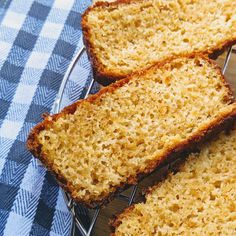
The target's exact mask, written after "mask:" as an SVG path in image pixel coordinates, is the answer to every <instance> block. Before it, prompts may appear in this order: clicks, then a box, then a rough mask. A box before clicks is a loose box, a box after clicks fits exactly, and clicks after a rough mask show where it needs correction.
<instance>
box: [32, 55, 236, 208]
mask: <svg viewBox="0 0 236 236" xmlns="http://www.w3.org/2000/svg"><path fill="white" fill-rule="evenodd" d="M194 57H195V58H202V59H205V60H206V61H208V62H209V63H210V64H211V65H213V67H214V68H215V69H216V70H217V71H218V73H219V75H220V76H221V79H222V81H223V83H224V85H225V86H226V87H227V88H228V97H227V99H228V100H229V101H230V102H231V103H233V101H234V99H233V95H232V91H231V89H230V87H229V85H228V83H227V82H226V80H225V78H224V76H223V75H222V73H221V69H220V67H219V66H218V65H217V64H216V63H215V62H214V61H212V60H210V59H209V58H207V57H206V56H204V55H195V54H193V55H190V56H188V57H183V58H194ZM177 58H179V57H173V58H172V59H173V60H174V59H177ZM169 62H171V61H170V60H166V61H165V62H164V61H163V62H160V63H157V64H155V65H153V66H152V67H150V68H149V69H148V70H143V71H139V72H136V73H134V74H133V75H142V74H145V73H147V72H148V71H149V70H151V69H155V68H159V67H161V66H163V65H165V64H166V63H169ZM132 78H133V77H132V76H131V77H128V78H124V79H122V80H119V81H117V82H116V83H113V84H111V85H110V86H108V87H105V88H103V89H101V90H100V91H99V92H98V93H97V94H94V95H91V96H90V97H88V98H87V99H83V100H79V101H77V102H75V103H73V104H72V105H69V106H67V107H65V108H64V109H63V110H62V111H61V112H60V113H58V114H54V115H51V116H47V117H45V119H44V121H42V122H41V123H39V124H38V125H36V126H35V127H34V128H33V129H32V130H31V132H30V134H29V136H28V140H27V148H28V149H29V151H30V152H31V153H32V154H33V155H34V156H35V157H37V158H38V159H39V160H40V161H41V162H42V163H43V164H44V165H45V166H46V167H47V169H48V170H49V171H51V172H52V174H53V175H54V176H55V177H56V179H57V180H58V181H59V185H60V186H61V187H62V188H64V189H65V190H66V191H67V192H68V193H69V194H70V195H71V197H72V198H73V199H74V200H75V201H76V202H77V203H82V204H84V205H86V206H87V207H89V208H95V207H97V206H102V205H106V204H107V203H109V202H110V201H111V200H112V199H113V198H114V196H115V195H116V194H117V193H119V192H121V191H123V190H124V189H126V188H127V187H129V186H130V185H133V184H136V183H137V182H138V181H139V180H141V179H142V178H143V177H145V176H147V175H148V174H150V173H152V172H153V171H154V170H155V169H156V168H157V167H160V166H161V165H165V164H166V163H168V162H169V161H172V160H175V159H176V158H177V157H179V155H181V153H183V152H191V151H192V150H194V147H195V145H197V144H199V143H201V142H203V141H205V140H208V139H209V138H210V137H211V136H212V135H215V134H217V133H219V132H220V131H222V130H224V129H226V128H227V127H228V126H231V125H232V123H233V122H234V120H236V107H235V109H234V110H232V112H231V113H230V114H228V113H227V114H222V116H221V117H218V118H216V119H215V120H214V121H212V122H211V123H210V124H209V125H208V126H206V127H205V128H204V129H203V130H200V131H199V132H198V133H196V134H195V135H194V136H192V137H190V138H189V139H187V140H185V141H183V142H182V143H180V144H179V145H178V146H177V147H175V148H173V149H170V150H168V151H167V152H166V153H165V154H164V155H163V157H162V158H161V159H160V160H154V161H152V162H151V163H150V164H149V166H147V167H146V168H145V170H144V171H143V172H140V173H139V174H138V175H137V176H136V177H130V178H129V179H128V180H127V181H126V182H123V183H121V184H120V185H119V186H117V188H116V190H114V191H112V192H110V193H109V194H108V195H107V196H106V197H104V198H103V199H101V200H97V201H84V200H83V199H80V198H76V197H75V196H74V194H73V191H74V190H73V186H72V185H70V184H69V183H68V182H67V180H66V178H65V177H64V176H63V175H62V174H60V173H59V174H57V173H56V172H55V171H54V170H53V167H52V163H49V162H48V160H47V157H46V155H45V154H44V153H42V151H41V147H42V146H41V145H40V144H39V143H38V141H37V136H38V134H39V133H40V131H42V130H44V129H45V128H47V127H48V126H49V125H50V124H51V123H52V122H53V121H56V120H58V119H59V118H60V117H62V116H64V115H65V114H73V113H74V112H75V111H76V109H77V107H79V105H80V104H81V103H83V102H85V101H86V102H91V103H93V101H95V100H97V99H99V98H100V97H101V96H102V95H103V94H106V93H113V92H114V91H115V90H116V89H118V88H120V87H122V86H123V85H125V84H126V83H128V82H129V81H130V80H131V79H132Z"/></svg>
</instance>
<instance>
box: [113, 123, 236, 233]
mask: <svg viewBox="0 0 236 236" xmlns="http://www.w3.org/2000/svg"><path fill="white" fill-rule="evenodd" d="M225 124H226V123H225ZM221 128H223V127H218V130H214V131H213V132H212V133H211V134H209V136H208V137H205V138H204V139H203V140H202V141H201V142H199V143H198V146H199V145H201V144H202V143H204V142H205V141H208V140H209V139H210V138H211V137H215V136H216V135H217V134H219V133H220V131H222V130H225V131H226V133H228V132H229V131H231V130H232V129H236V123H235V121H233V120H232V122H231V123H228V124H226V126H225V127H224V128H223V129H222V130H221ZM187 157H188V154H187V153H185V155H184V156H183V158H182V157H181V160H180V159H178V160H179V161H178V162H177V163H176V164H175V166H174V168H175V169H178V170H179V169H181V167H182V166H183V165H184V163H185V161H186V158H187ZM173 161H174V160H173ZM171 173H173V171H172V169H167V170H166V171H165V172H164V173H163V174H162V176H161V177H160V179H159V180H157V182H156V184H155V185H154V186H152V187H149V188H147V189H146V190H145V191H144V196H143V200H142V201H141V202H143V203H145V202H146V197H147V195H149V194H151V193H152V192H153V191H154V190H155V189H157V188H158V187H159V186H160V185H161V184H162V183H163V182H164V181H165V179H166V177H167V176H168V175H170V174H171ZM134 207H135V203H133V204H132V205H131V206H129V207H127V208H125V209H124V210H122V211H121V212H120V213H117V214H115V215H113V217H112V218H111V219H110V220H109V226H110V229H111V232H112V233H111V234H110V236H115V230H116V228H118V227H119V225H120V224H121V223H122V218H123V216H125V215H127V214H129V212H131V211H132V210H133V209H134Z"/></svg>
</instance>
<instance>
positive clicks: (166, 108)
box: [28, 56, 236, 207]
mask: <svg viewBox="0 0 236 236" xmlns="http://www.w3.org/2000/svg"><path fill="white" fill-rule="evenodd" d="M235 116H236V103H234V102H233V97H232V94H231V92H230V89H229V87H228V85H227V84H226V82H225V80H224V78H223V76H222V74H221V72H220V69H219V68H218V67H217V66H216V65H215V64H214V63H213V62H212V61H210V60H209V59H207V58H205V57H202V56H196V57H183V58H177V59H174V60H173V61H169V62H165V63H163V64H157V65H155V66H153V67H151V68H149V69H148V70H146V71H144V72H142V73H137V74H133V75H132V76H131V77H129V78H125V79H123V80H120V81H118V82H116V83H114V84H113V85H111V86H108V87H107V88H104V89H102V90H101V91H100V92H99V93H98V94H96V95H93V96H91V97H89V98H88V99H85V100H81V101H78V102H77V103H74V104H72V105H71V106H69V107H67V108H65V109H64V110H63V111H62V112H61V113H59V114H56V115H53V116H48V117H46V118H45V120H44V121H43V122H42V123H40V124H38V125H37V126H36V127H35V128H34V129H33V130H32V132H31V134H30V136H29V138H28V148H29V149H30V150H31V152H32V153H33V154H34V155H35V156H36V157H38V158H40V160H41V161H42V162H43V163H44V164H45V165H46V166H47V167H48V168H49V169H50V170H51V171H52V172H53V173H54V174H55V175H56V177H57V178H58V180H59V181H60V183H61V184H62V185H63V187H64V188H65V189H66V190H67V191H68V192H69V193H70V194H71V196H72V197H73V198H74V199H75V200H76V201H78V202H82V203H85V204H87V205H89V206H92V207H93V206H95V205H96V204H103V203H104V202H106V201H107V200H108V199H109V197H111V196H112V195H113V194H114V193H115V192H117V191H118V190H119V189H120V188H123V187H125V185H127V184H134V183H136V182H137V181H138V179H139V178H140V177H141V176H144V175H146V174H148V173H150V172H151V171H153V170H154V169H155V168H156V167H157V166H159V165H160V164H161V163H162V162H163V161H164V160H166V159H167V160H168V159H169V158H170V157H171V155H172V154H173V155H174V154H175V153H178V152H181V151H182V150H185V149H188V148H190V147H191V146H192V145H193V144H194V143H196V142H199V141H201V140H202V139H203V138H204V137H205V136H206V135H207V134H210V133H211V132H212V131H214V130H216V129H220V128H222V127H223V125H224V124H225V123H227V122H229V121H230V120H233V119H235Z"/></svg>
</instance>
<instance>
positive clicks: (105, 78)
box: [81, 0, 236, 86]
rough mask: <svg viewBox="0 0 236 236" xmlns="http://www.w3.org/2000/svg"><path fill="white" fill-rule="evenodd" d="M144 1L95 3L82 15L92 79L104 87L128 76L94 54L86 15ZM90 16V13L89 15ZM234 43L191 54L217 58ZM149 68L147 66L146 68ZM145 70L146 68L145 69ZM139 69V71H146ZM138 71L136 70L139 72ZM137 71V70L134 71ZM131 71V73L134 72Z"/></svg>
mask: <svg viewBox="0 0 236 236" xmlns="http://www.w3.org/2000/svg"><path fill="white" fill-rule="evenodd" d="M143 1H144V0H117V1H115V2H96V3H95V4H94V5H92V6H90V7H89V8H88V9H87V10H86V11H85V12H84V14H83V16H82V20H81V25H82V31H83V40H84V44H85V46H86V49H87V53H88V55H89V58H90V61H91V63H92V66H93V72H94V78H95V79H96V80H97V81H98V82H99V83H100V84H102V85H104V86H106V85H108V84H110V83H113V82H115V81H117V80H120V79H122V78H124V77H126V76H128V74H127V73H125V72H123V71H120V70H119V69H116V70H114V69H113V70H110V69H109V68H108V67H107V66H105V65H104V64H103V62H102V61H101V58H100V56H99V55H98V54H97V53H96V50H95V49H96V48H95V47H96V46H95V45H94V42H93V41H92V40H91V31H92V28H91V27H90V25H89V24H88V15H89V14H90V13H91V12H92V11H95V10H96V9H97V8H104V9H107V8H111V9H117V8H119V7H120V6H121V5H128V4H132V3H137V2H143ZM91 14H92V13H91ZM235 43H236V38H231V39H226V40H225V41H224V42H222V43H219V44H218V45H216V46H212V47H211V48H209V47H208V48H207V47H206V48H205V50H202V51H199V50H193V52H192V53H201V54H205V55H214V56H218V55H219V54H221V53H222V52H224V50H225V49H226V48H227V47H229V46H231V45H234V44H235ZM187 55H189V53H179V54H178V56H187ZM172 56H173V55H170V56H169V57H168V58H167V60H168V59H170V58H172ZM158 62H159V61H153V62H150V63H151V64H152V65H154V64H156V63H158ZM148 67H149V66H148ZM146 68H147V67H146ZM146 68H142V67H140V69H141V70H142V69H146ZM140 69H138V70H140ZM135 71H137V70H135ZM135 71H132V72H135Z"/></svg>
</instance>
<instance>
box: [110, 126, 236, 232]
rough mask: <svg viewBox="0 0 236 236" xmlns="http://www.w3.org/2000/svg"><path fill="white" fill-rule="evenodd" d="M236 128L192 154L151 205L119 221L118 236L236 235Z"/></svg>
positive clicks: (154, 192) (152, 195)
mask: <svg viewBox="0 0 236 236" xmlns="http://www.w3.org/2000/svg"><path fill="white" fill-rule="evenodd" d="M235 169H236V129H235V130H234V131H232V133H231V134H230V135H226V134H223V133H222V134H221V135H220V137H219V138H218V139H217V140H215V141H212V142H210V143H208V144H206V145H204V147H202V150H201V152H200V153H199V154H191V155H190V157H189V158H188V159H187V161H186V162H185V163H184V164H183V165H182V166H181V167H180V170H179V171H178V172H177V174H170V175H168V177H167V178H166V179H165V180H164V181H162V182H160V183H159V184H157V185H156V186H154V187H152V188H151V190H150V191H149V193H148V194H147V195H146V202H145V203H139V204H135V205H133V206H132V207H130V208H127V209H126V210H125V211H124V212H123V213H121V214H120V215H119V216H118V218H117V219H116V220H115V221H114V222H113V226H114V227H115V233H114V234H113V236H115V235H116V236H127V235H129V236H146V235H159V236H164V235H165V236H179V235H186V236H187V235H198V236H202V235H209V236H210V235H212V236H213V235H214V236H217V235H218V236H220V235H224V236H227V235H228V236H232V235H236V201H235V199H236V172H235Z"/></svg>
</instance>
